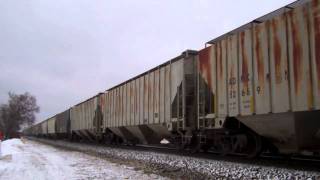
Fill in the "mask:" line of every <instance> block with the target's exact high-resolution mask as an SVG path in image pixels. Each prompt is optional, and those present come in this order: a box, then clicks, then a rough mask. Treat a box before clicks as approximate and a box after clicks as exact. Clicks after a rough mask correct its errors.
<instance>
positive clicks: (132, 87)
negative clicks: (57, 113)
mask: <svg viewBox="0 0 320 180" xmlns="http://www.w3.org/2000/svg"><path fill="white" fill-rule="evenodd" d="M195 55H196V52H195V51H186V52H184V53H182V55H180V56H178V57H176V58H174V59H172V60H170V61H168V62H166V63H164V64H162V65H160V66H158V67H156V68H154V69H152V70H150V71H148V72H146V73H143V74H141V75H139V76H137V77H134V78H132V79H130V80H128V81H126V82H124V83H122V84H120V85H118V86H115V87H113V88H111V89H109V90H108V91H106V92H105V93H103V94H101V96H100V100H101V107H102V113H103V129H104V130H105V132H106V133H105V134H106V136H107V137H109V138H111V139H109V140H111V141H112V138H114V137H121V139H123V140H125V141H129V142H131V143H144V144H147V143H148V144H153V143H160V141H161V139H163V138H169V137H172V135H173V134H174V133H176V134H180V133H181V134H182V133H186V132H187V131H188V133H191V131H190V130H191V129H194V128H195V121H194V120H195V116H194V115H195V110H196V100H195V99H194V97H195V94H194V92H195V91H194V90H195V88H196V73H195V72H196V68H195V67H196V66H195V63H196V62H195V60H196V59H195Z"/></svg>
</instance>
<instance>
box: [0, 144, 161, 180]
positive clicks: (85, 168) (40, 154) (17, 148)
mask: <svg viewBox="0 0 320 180" xmlns="http://www.w3.org/2000/svg"><path fill="white" fill-rule="evenodd" d="M2 150H3V157H4V158H1V159H0V179H23V180H29V179H30V180H31V179H40V180H42V179H44V180H45V179H59V180H60V179H62V180H63V179H68V180H69V179H154V178H158V179H161V178H162V177H160V176H157V175H153V174H151V175H149V174H144V173H143V172H141V171H136V170H134V169H133V168H132V167H127V166H124V165H118V164H114V163H110V162H109V161H106V160H104V159H101V158H97V157H94V156H90V155H87V154H84V153H80V152H75V151H64V150H61V149H57V148H54V147H51V146H48V145H43V144H40V143H37V142H33V141H29V140H24V141H21V140H20V139H10V140H6V141H4V142H2ZM6 157H7V158H6ZM8 157H11V158H8Z"/></svg>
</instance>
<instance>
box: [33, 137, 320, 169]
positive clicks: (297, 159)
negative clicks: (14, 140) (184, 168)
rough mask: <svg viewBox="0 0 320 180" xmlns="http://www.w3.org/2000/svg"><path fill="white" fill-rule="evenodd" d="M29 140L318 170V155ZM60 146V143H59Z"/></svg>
mask: <svg viewBox="0 0 320 180" xmlns="http://www.w3.org/2000/svg"><path fill="white" fill-rule="evenodd" d="M29 139H31V140H36V141H40V142H43V143H46V144H50V145H54V146H56V145H57V144H56V142H63V143H70V144H83V145H86V146H91V147H100V148H104V147H106V148H114V149H123V150H129V151H137V152H138V151H144V152H156V153H162V154H168V155H170V154H171V155H178V156H184V157H190V158H200V159H206V160H215V161H224V162H231V163H245V164H248V165H252V166H272V167H279V168H288V169H293V170H308V171H320V158H319V157H307V156H280V155H271V154H268V153H264V154H261V155H260V156H259V157H257V158H255V159H248V158H246V157H245V156H244V155H243V154H230V155H226V156H223V155H220V154H218V153H216V152H213V151H208V152H197V153H192V152H191V151H188V150H185V151H179V150H178V148H174V147H167V146H156V145H143V144H136V145H134V146H133V145H107V144H97V143H92V142H70V141H63V140H58V141H55V140H48V139H39V138H29ZM60 144H61V143H60ZM59 146H61V145H59Z"/></svg>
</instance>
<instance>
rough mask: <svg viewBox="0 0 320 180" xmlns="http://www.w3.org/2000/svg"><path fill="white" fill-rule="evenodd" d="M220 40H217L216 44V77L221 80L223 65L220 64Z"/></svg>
mask: <svg viewBox="0 0 320 180" xmlns="http://www.w3.org/2000/svg"><path fill="white" fill-rule="evenodd" d="M221 43H222V42H219V43H218V45H217V51H216V53H217V63H218V65H217V67H218V72H219V73H218V78H219V80H220V81H222V80H223V65H222V47H221V46H222V45H221Z"/></svg>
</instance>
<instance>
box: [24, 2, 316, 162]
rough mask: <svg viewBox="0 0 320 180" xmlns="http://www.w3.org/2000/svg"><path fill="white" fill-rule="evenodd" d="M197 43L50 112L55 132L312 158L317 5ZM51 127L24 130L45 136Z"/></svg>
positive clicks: (295, 7) (299, 5)
mask: <svg viewBox="0 0 320 180" xmlns="http://www.w3.org/2000/svg"><path fill="white" fill-rule="evenodd" d="M206 45H207V46H206V48H204V49H202V50H200V51H186V52H184V53H182V54H181V55H180V56H178V57H176V58H174V59H172V60H170V61H168V62H166V63H164V64H161V65H160V66H158V67H156V68H154V69H151V70H149V71H147V72H145V73H143V74H141V75H138V76H136V77H134V78H132V79H130V80H128V81H126V82H123V83H122V84H119V85H117V86H115V87H113V88H110V89H108V90H107V91H105V92H103V93H100V94H98V95H96V96H94V97H92V98H90V99H88V100H86V101H84V102H81V103H79V104H77V105H75V106H73V107H72V108H70V110H67V111H66V112H64V113H62V114H59V115H57V116H56V120H55V121H56V123H55V128H56V129H55V130H56V132H55V133H56V134H66V135H68V136H70V137H72V139H79V138H85V139H89V140H101V142H108V143H123V142H124V143H127V144H136V143H142V144H159V143H160V141H161V140H163V139H164V138H165V139H167V140H168V141H169V144H174V145H178V146H179V147H180V148H186V149H189V150H192V151H198V150H203V151H207V150H209V149H210V151H215V152H218V153H221V154H229V153H236V154H239V153H241V154H246V155H248V156H249V157H254V156H257V155H259V153H260V152H262V151H265V152H266V151H268V152H277V153H278V152H280V153H286V154H293V153H302V152H308V153H310V152H311V153H313V154H317V153H318V154H319V153H320V151H319V150H320V0H302V1H296V2H294V3H292V4H289V5H287V6H285V7H283V8H280V9H278V10H276V11H274V12H272V13H270V14H267V15H265V16H262V17H260V18H258V19H256V20H254V21H252V22H250V23H248V24H245V25H243V26H241V27H239V28H237V29H235V30H233V31H231V32H229V33H227V34H225V35H222V36H220V37H218V38H216V39H213V40H211V41H209V42H208V43H207V44H206ZM60 119H63V120H61V122H60ZM69 123H70V126H69ZM52 127H53V124H52V123H50V122H49V123H48V121H44V122H41V123H39V124H38V125H36V126H35V127H34V128H35V130H34V131H33V130H32V131H30V132H31V133H33V134H34V135H38V136H47V134H48V132H49V133H53V131H52V130H53V129H52ZM32 129H33V127H32ZM28 132H29V131H28ZM168 141H166V142H168ZM163 142H164V141H163Z"/></svg>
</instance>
